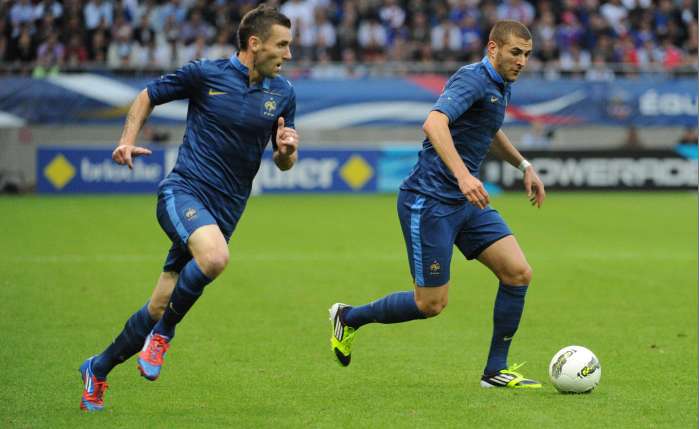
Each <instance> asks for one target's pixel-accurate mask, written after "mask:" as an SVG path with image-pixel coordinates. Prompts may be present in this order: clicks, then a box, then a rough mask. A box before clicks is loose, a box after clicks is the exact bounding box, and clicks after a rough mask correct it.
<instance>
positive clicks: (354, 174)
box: [340, 155, 374, 190]
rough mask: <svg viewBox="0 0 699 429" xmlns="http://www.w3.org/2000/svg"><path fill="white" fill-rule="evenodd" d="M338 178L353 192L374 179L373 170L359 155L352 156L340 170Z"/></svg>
mask: <svg viewBox="0 0 699 429" xmlns="http://www.w3.org/2000/svg"><path fill="white" fill-rule="evenodd" d="M340 177H342V180H344V181H345V182H347V184H348V185H349V186H350V187H351V188H352V189H354V190H358V189H361V188H362V187H363V186H364V185H366V183H367V182H368V181H369V180H371V178H372V177H374V169H373V168H372V167H371V165H370V164H369V163H368V162H366V160H365V159H364V158H362V157H361V156H359V155H352V156H351V157H350V159H349V160H347V162H346V163H345V165H343V166H342V168H340Z"/></svg>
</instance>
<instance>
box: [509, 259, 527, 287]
mask: <svg viewBox="0 0 699 429" xmlns="http://www.w3.org/2000/svg"><path fill="white" fill-rule="evenodd" d="M502 277H503V278H501V280H502V282H503V283H505V284H508V285H514V286H523V285H528V284H529V283H531V281H532V267H530V266H529V264H527V263H524V264H522V265H517V266H515V267H512V268H511V269H510V270H508V271H507V273H505V275H503V276H502Z"/></svg>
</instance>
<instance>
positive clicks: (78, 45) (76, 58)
mask: <svg viewBox="0 0 699 429" xmlns="http://www.w3.org/2000/svg"><path fill="white" fill-rule="evenodd" d="M88 59H89V57H88V54H87V49H86V48H85V45H84V44H83V40H82V37H81V36H80V34H79V33H77V34H71V35H70V39H68V46H67V47H66V55H65V64H66V65H67V66H68V67H72V68H79V67H81V66H84V65H85V64H86V63H87V61H88Z"/></svg>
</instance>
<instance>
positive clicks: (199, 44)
mask: <svg viewBox="0 0 699 429" xmlns="http://www.w3.org/2000/svg"><path fill="white" fill-rule="evenodd" d="M181 54H182V55H181V57H180V63H181V64H186V63H188V62H189V61H193V60H198V59H200V58H211V57H210V56H209V48H208V45H207V43H206V37H205V36H198V37H197V38H196V39H195V40H194V43H191V44H189V45H186V46H184V48H183V49H182V52H181Z"/></svg>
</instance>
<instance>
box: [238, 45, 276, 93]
mask: <svg viewBox="0 0 699 429" xmlns="http://www.w3.org/2000/svg"><path fill="white" fill-rule="evenodd" d="M231 64H232V65H233V67H234V68H235V69H236V70H238V71H239V72H241V73H242V74H243V75H244V76H245V78H246V80H247V81H249V80H250V71H249V70H248V66H246V65H245V64H243V63H242V62H240V59H239V58H238V53H237V52H236V53H234V54H233V55H231ZM271 83H272V80H271V79H270V78H268V77H265V78H263V79H262V88H263V89H269V87H270V85H271Z"/></svg>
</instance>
